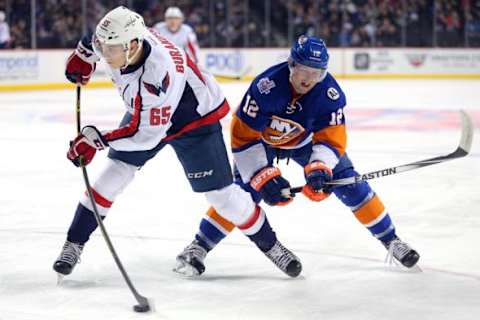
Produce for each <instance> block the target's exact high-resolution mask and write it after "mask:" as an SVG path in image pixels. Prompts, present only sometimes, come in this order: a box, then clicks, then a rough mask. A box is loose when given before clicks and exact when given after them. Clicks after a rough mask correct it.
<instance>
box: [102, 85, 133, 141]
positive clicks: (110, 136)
mask: <svg viewBox="0 0 480 320" xmlns="http://www.w3.org/2000/svg"><path fill="white" fill-rule="evenodd" d="M134 105H135V108H134V111H133V115H132V118H131V120H130V122H129V123H128V124H127V125H126V126H123V127H121V128H118V129H115V130H112V131H110V132H108V133H106V134H105V135H104V138H105V139H106V140H107V141H115V140H119V139H123V138H129V137H132V136H134V135H135V134H136V133H137V132H138V128H139V127H140V113H141V111H142V97H141V96H140V94H137V96H136V97H135V102H134Z"/></svg>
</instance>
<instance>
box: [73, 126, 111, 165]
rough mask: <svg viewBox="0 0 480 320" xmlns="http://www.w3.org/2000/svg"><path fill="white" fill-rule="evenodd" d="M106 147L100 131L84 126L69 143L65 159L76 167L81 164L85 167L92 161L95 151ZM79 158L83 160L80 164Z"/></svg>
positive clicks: (106, 144)
mask: <svg viewBox="0 0 480 320" xmlns="http://www.w3.org/2000/svg"><path fill="white" fill-rule="evenodd" d="M106 147H108V143H107V141H106V140H105V139H104V138H103V136H102V134H101V133H100V131H98V129H97V128H95V127H94V126H85V127H84V128H83V129H82V133H81V134H80V135H78V136H77V137H76V138H75V139H74V140H73V141H70V149H68V152H67V158H68V159H69V160H70V161H72V163H73V164H74V165H75V166H77V167H80V165H81V164H83V165H84V166H86V165H87V164H89V163H90V162H91V161H92V159H93V157H94V156H95V153H96V152H97V150H103V149H105V148H106ZM80 157H81V158H82V160H83V161H82V163H80Z"/></svg>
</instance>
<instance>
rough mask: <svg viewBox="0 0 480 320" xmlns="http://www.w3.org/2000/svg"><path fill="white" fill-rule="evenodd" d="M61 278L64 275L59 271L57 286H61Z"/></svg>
mask: <svg viewBox="0 0 480 320" xmlns="http://www.w3.org/2000/svg"><path fill="white" fill-rule="evenodd" d="M63 278H65V276H64V275H63V274H61V273H57V286H61V285H62V283H63Z"/></svg>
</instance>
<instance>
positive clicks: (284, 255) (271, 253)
mask: <svg viewBox="0 0 480 320" xmlns="http://www.w3.org/2000/svg"><path fill="white" fill-rule="evenodd" d="M265 255H266V256H267V257H268V258H269V259H270V260H271V261H272V262H273V263H275V265H276V266H277V267H278V268H280V270H282V271H283V272H286V270H287V266H288V265H289V263H290V262H291V261H293V260H296V259H297V258H296V257H295V256H294V255H293V253H291V252H290V251H289V250H288V249H287V248H285V247H284V246H283V245H282V244H281V243H280V242H279V241H277V242H275V245H274V246H273V247H272V248H271V249H270V250H268V251H267V252H265Z"/></svg>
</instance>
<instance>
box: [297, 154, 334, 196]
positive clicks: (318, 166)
mask: <svg viewBox="0 0 480 320" xmlns="http://www.w3.org/2000/svg"><path fill="white" fill-rule="evenodd" d="M304 171H305V179H306V180H307V184H306V185H305V186H304V187H303V189H302V193H303V194H304V195H305V196H306V197H307V198H309V199H310V200H312V201H316V202H318V201H322V200H324V199H326V198H328V197H329V196H330V192H329V189H328V185H327V184H325V182H328V181H331V180H332V178H333V172H332V169H330V168H329V167H328V166H327V165H326V164H324V163H323V162H320V161H314V162H312V163H309V164H307V165H306V166H305V167H304Z"/></svg>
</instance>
